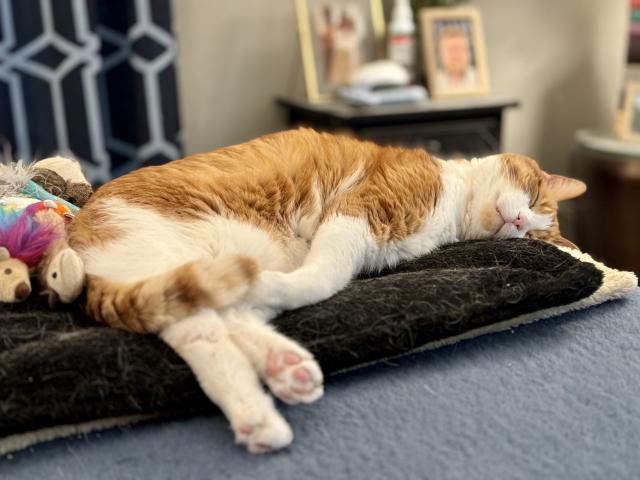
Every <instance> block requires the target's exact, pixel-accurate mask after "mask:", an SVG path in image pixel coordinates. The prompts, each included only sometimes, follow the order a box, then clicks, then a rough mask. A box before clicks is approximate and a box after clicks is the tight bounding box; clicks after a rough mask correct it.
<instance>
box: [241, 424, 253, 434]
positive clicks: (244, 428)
mask: <svg viewBox="0 0 640 480" xmlns="http://www.w3.org/2000/svg"><path fill="white" fill-rule="evenodd" d="M238 431H239V432H240V433H244V434H247V435H248V434H250V433H251V432H253V427H252V426H251V425H242V426H241V427H240V428H238Z"/></svg>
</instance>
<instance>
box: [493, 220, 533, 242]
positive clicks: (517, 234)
mask: <svg viewBox="0 0 640 480" xmlns="http://www.w3.org/2000/svg"><path fill="white" fill-rule="evenodd" d="M526 233H527V232H525V231H524V230H518V227H516V226H515V225H514V224H513V223H505V224H504V225H503V226H502V227H500V229H498V231H497V232H496V233H495V234H494V236H493V237H494V238H497V239H506V238H523V237H524V235H525V234H526Z"/></svg>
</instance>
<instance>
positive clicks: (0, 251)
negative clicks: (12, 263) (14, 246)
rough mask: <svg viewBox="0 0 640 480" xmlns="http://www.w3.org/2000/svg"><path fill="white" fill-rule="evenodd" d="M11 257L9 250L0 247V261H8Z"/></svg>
mask: <svg viewBox="0 0 640 480" xmlns="http://www.w3.org/2000/svg"><path fill="white" fill-rule="evenodd" d="M10 258H11V255H10V254H9V250H7V249H6V248H5V247H0V260H9V259H10Z"/></svg>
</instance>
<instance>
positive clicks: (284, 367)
mask: <svg viewBox="0 0 640 480" xmlns="http://www.w3.org/2000/svg"><path fill="white" fill-rule="evenodd" d="M262 376H263V379H264V381H265V382H266V384H267V385H268V386H269V389H270V390H271V391H272V392H273V394H274V395H275V396H276V397H278V398H279V399H280V400H282V401H283V402H286V403H288V404H291V405H294V404H296V403H311V402H315V401H316V400H318V399H319V398H320V397H322V394H323V393H324V387H323V377H322V370H321V369H320V366H319V365H318V363H317V362H316V361H315V360H314V359H313V358H312V357H311V355H310V354H309V353H307V352H306V351H304V350H302V349H300V350H299V351H294V350H280V351H274V350H270V351H269V353H268V356H267V363H266V366H265V369H264V372H263V375H262Z"/></svg>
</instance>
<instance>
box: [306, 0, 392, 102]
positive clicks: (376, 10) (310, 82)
mask: <svg viewBox="0 0 640 480" xmlns="http://www.w3.org/2000/svg"><path fill="white" fill-rule="evenodd" d="M295 7H296V16H297V21H298V36H299V39H300V51H301V53H302V66H303V70H304V79H305V87H306V91H307V98H308V100H309V101H310V102H312V103H319V102H325V101H329V100H331V99H332V98H334V92H335V89H336V88H337V87H338V86H339V85H341V83H339V81H340V77H339V75H333V77H335V78H332V80H333V82H334V83H331V82H329V81H327V79H326V77H327V72H328V71H329V70H331V69H328V68H324V67H323V66H322V65H318V63H319V62H320V61H321V60H326V55H325V56H324V57H323V51H322V48H321V47H320V45H319V42H320V40H321V39H320V35H319V33H318V28H317V22H316V21H314V20H317V18H318V8H319V7H323V8H324V10H325V11H326V10H327V9H329V8H346V7H349V8H353V9H357V8H360V9H363V10H366V14H365V17H366V20H364V21H363V22H361V23H364V24H365V25H361V27H362V29H365V28H366V34H367V35H366V36H365V37H364V38H363V40H362V43H363V47H364V49H365V50H366V52H365V54H364V55H362V62H360V63H365V62H367V61H371V60H374V59H376V58H380V57H381V56H382V55H381V54H382V49H383V48H384V34H385V24H384V12H383V9H382V0H295ZM358 11H360V10H358ZM328 15H330V14H328ZM328 15H327V16H328ZM342 71H345V69H344V68H343V69H342Z"/></svg>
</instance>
